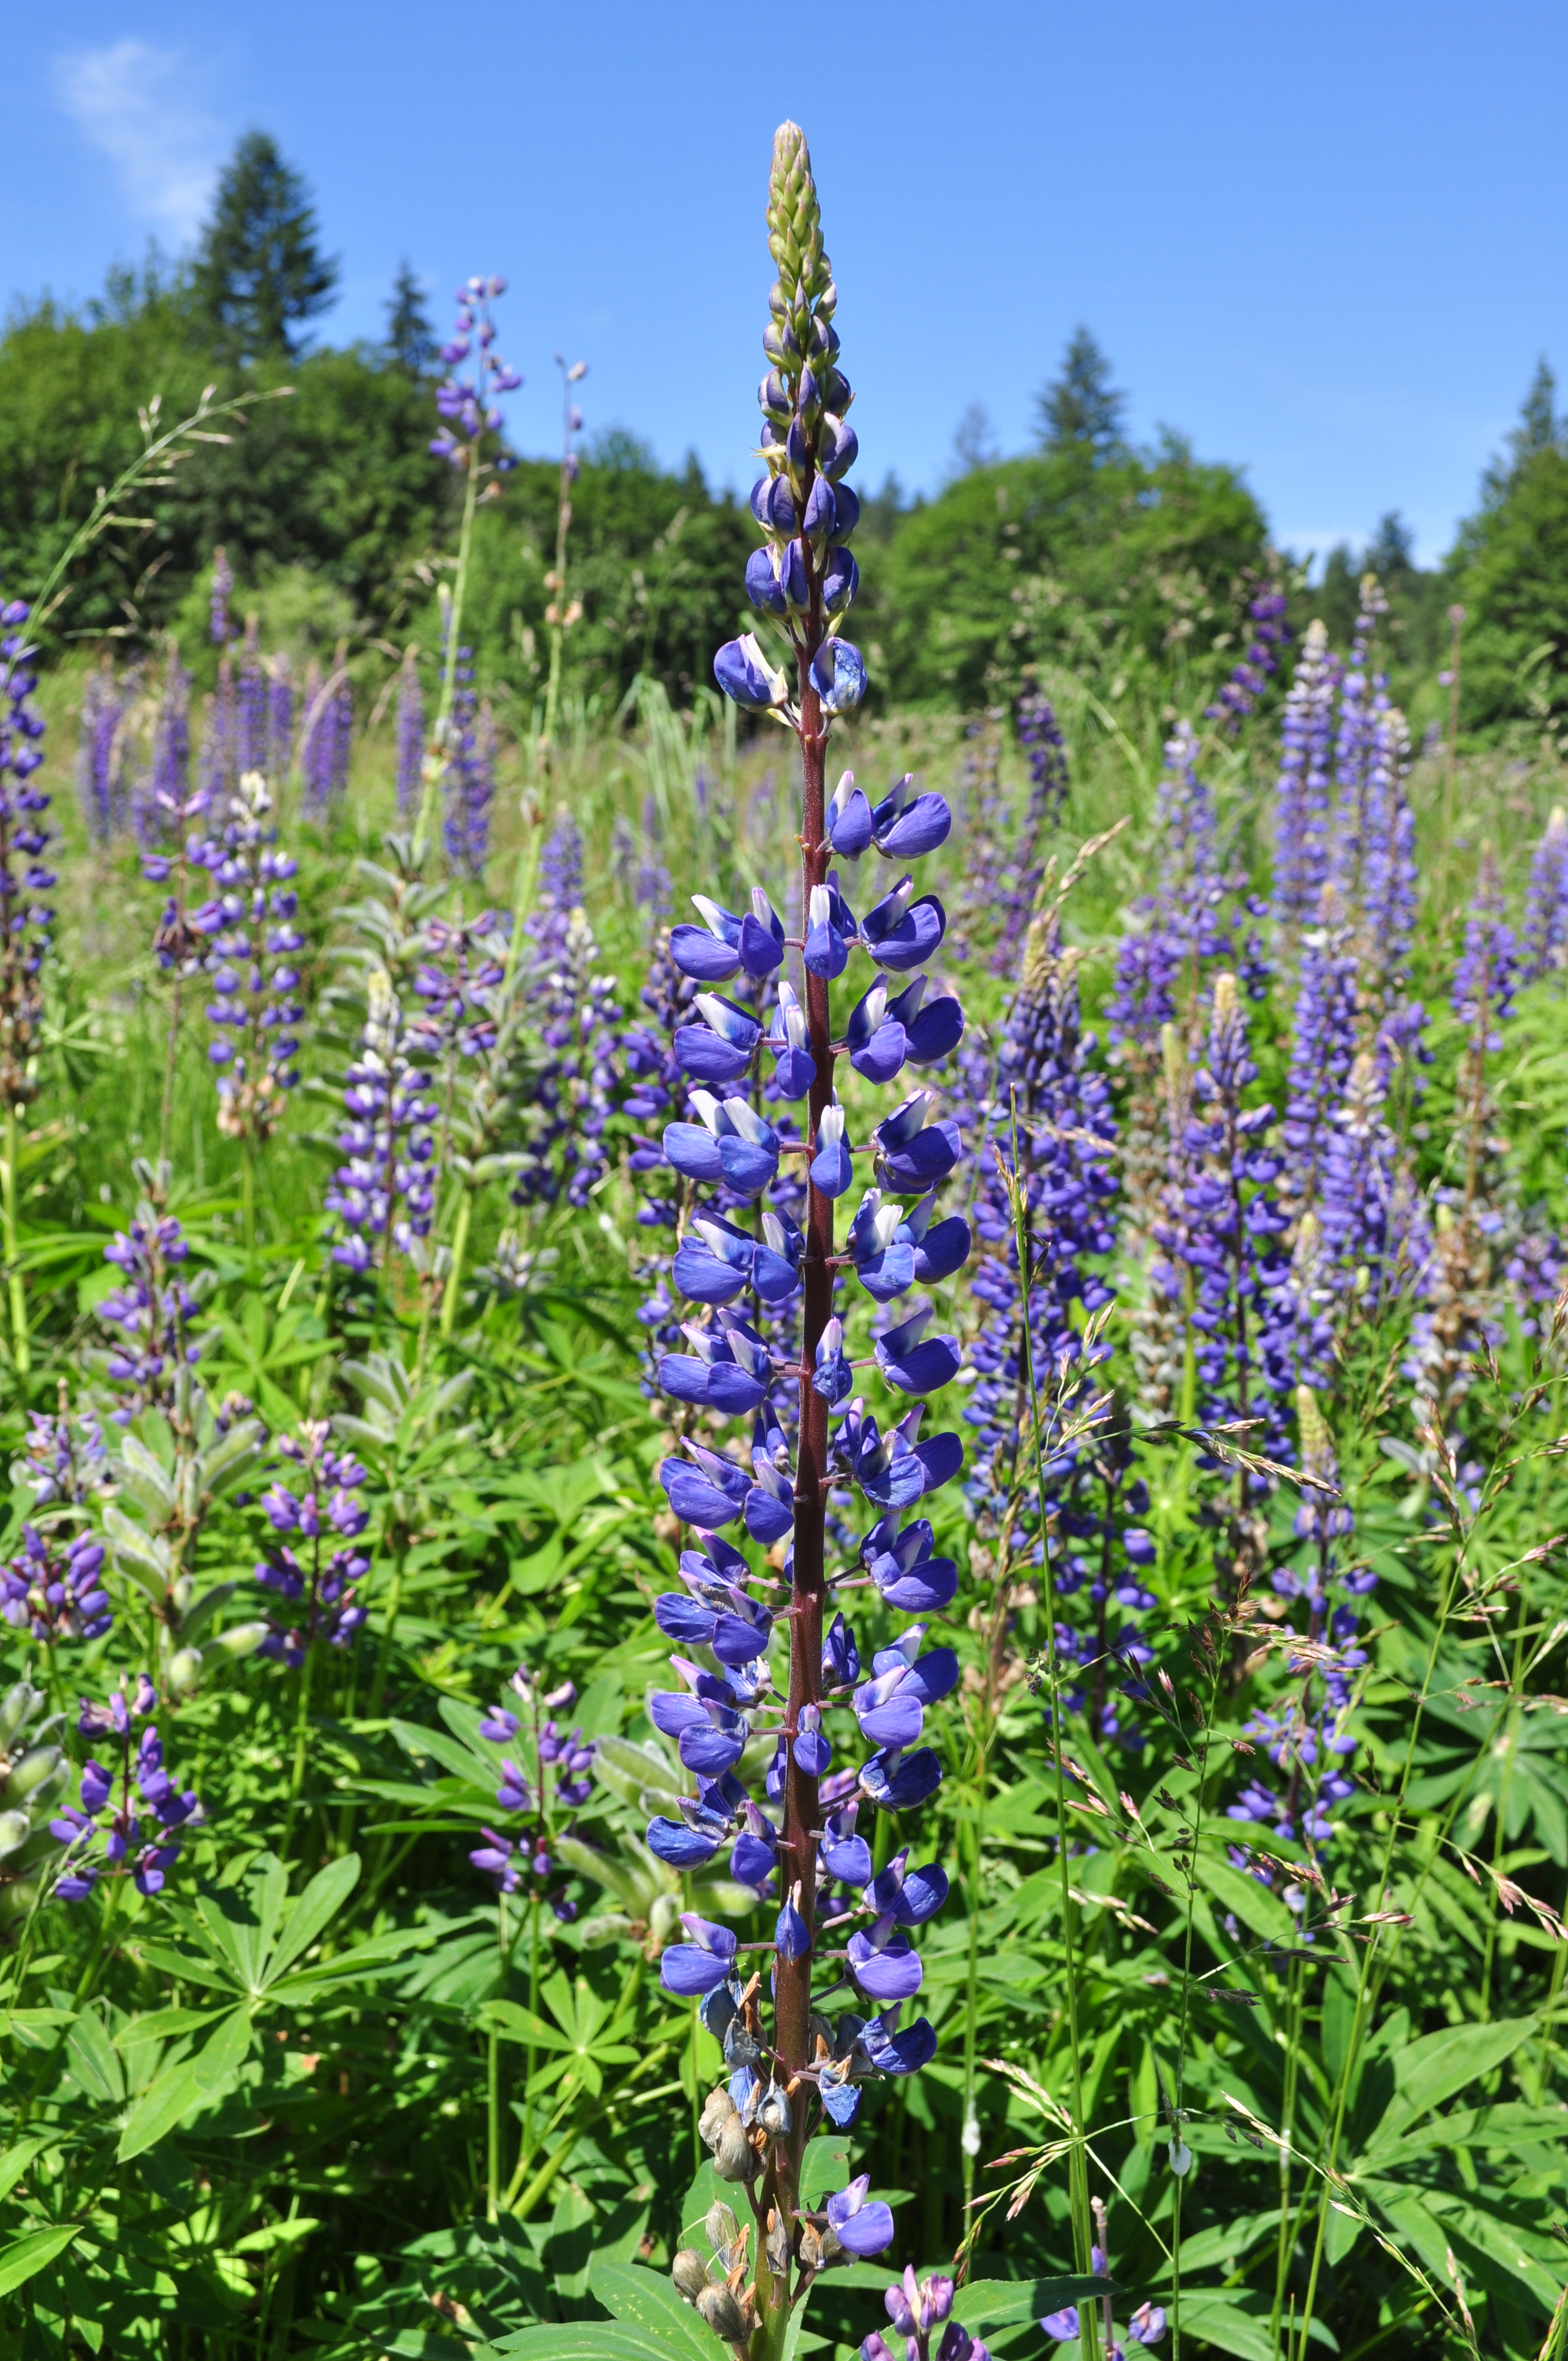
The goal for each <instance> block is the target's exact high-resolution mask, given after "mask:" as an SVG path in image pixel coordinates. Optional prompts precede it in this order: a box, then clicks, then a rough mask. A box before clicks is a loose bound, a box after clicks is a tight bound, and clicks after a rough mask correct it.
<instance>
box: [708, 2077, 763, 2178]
mask: <svg viewBox="0 0 1568 2361" xmlns="http://www.w3.org/2000/svg"><path fill="white" fill-rule="evenodd" d="M728 2095H729V2094H728V2092H727V2093H726V2096H728ZM761 2166H762V2158H761V2157H759V2155H758V2154H757V2151H756V2149H755V2148H754V2147H752V2146H751V2140H750V2138H749V2137H748V2136H747V2132H746V2126H745V2125H744V2124H743V2123H742V2122H741V2121H740V2116H739V2115H738V2114H736V2112H735V2109H734V2106H733V2103H731V2106H730V2111H729V2115H728V2116H727V2117H726V2118H725V2122H724V2128H723V2130H722V2131H721V2132H720V2133H719V2135H718V2142H717V2144H716V2145H715V2147H714V2151H713V2169H714V2170H715V2172H717V2173H718V2178H719V2179H720V2180H755V2179H756V2177H757V2174H758V2171H759V2170H760V2169H761Z"/></svg>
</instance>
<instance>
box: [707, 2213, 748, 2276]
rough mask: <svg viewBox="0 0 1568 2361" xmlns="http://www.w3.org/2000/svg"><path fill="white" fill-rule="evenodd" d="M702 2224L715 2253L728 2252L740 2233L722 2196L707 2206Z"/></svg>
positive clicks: (738, 2226)
mask: <svg viewBox="0 0 1568 2361" xmlns="http://www.w3.org/2000/svg"><path fill="white" fill-rule="evenodd" d="M702 2226H703V2229H704V2230H705V2232H706V2233H707V2243H708V2245H709V2246H711V2247H712V2248H713V2250H714V2253H715V2254H728V2253H729V2248H730V2247H731V2246H733V2245H734V2244H735V2241H736V2239H737V2238H738V2237H739V2236H740V2224H739V2223H738V2222H737V2221H736V2219H735V2216H734V2214H733V2213H731V2212H730V2210H729V2206H728V2205H726V2204H725V2202H724V2201H723V2199H722V2198H718V2199H717V2200H716V2201H715V2202H714V2203H713V2204H711V2205H710V2206H709V2207H708V2209H707V2214H706V2216H705V2217H704V2220H703V2225H702ZM726 2268H728V2265H727V2266H726Z"/></svg>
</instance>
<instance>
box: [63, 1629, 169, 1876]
mask: <svg viewBox="0 0 1568 2361" xmlns="http://www.w3.org/2000/svg"><path fill="white" fill-rule="evenodd" d="M157 1710H158V1697H157V1694H156V1692H155V1691H154V1689H153V1686H152V1683H151V1682H150V1681H149V1680H148V1677H147V1675H146V1674H145V1673H143V1674H142V1675H140V1676H139V1678H138V1680H137V1687H136V1692H135V1694H134V1696H132V1697H128V1698H127V1697H126V1696H125V1694H124V1692H123V1691H121V1690H115V1692H114V1693H113V1694H112V1695H111V1697H110V1698H109V1701H108V1703H107V1705H105V1706H98V1705H93V1704H90V1703H89V1702H88V1700H87V1699H86V1698H85V1697H84V1698H83V1699H82V1712H81V1716H80V1719H79V1722H78V1728H79V1729H80V1730H81V1731H82V1734H83V1735H84V1736H88V1735H91V1736H93V1737H95V1738H98V1739H100V1740H106V1741H109V1743H108V1744H106V1745H105V1747H104V1752H108V1753H112V1754H113V1755H114V1758H115V1759H114V1760H113V1761H112V1762H111V1763H108V1764H107V1765H105V1764H104V1763H100V1762H99V1761H98V1760H97V1758H96V1756H93V1757H90V1758H89V1760H88V1762H87V1763H86V1764H85V1765H84V1767H83V1769H82V1781H81V1790H80V1793H81V1803H80V1806H77V1805H67V1806H65V1807H64V1808H63V1809H62V1810H61V1811H60V1813H59V1814H58V1815H57V1816H56V1817H55V1818H54V1819H53V1820H51V1822H50V1823H49V1827H50V1830H51V1833H52V1834H53V1836H54V1837H55V1839H56V1840H57V1841H58V1842H59V1843H60V1844H61V1845H63V1846H64V1847H65V1848H66V1861H67V1863H68V1864H69V1866H68V1868H67V1872H66V1874H65V1875H63V1876H62V1877H60V1879H59V1880H57V1882H56V1885H55V1892H56V1893H57V1894H59V1895H60V1898H61V1899H62V1900H63V1901H66V1902H84V1901H85V1900H86V1898H87V1896H88V1895H89V1894H91V1893H92V1891H93V1887H94V1886H95V1885H96V1883H97V1882H98V1880H99V1878H100V1877H103V1876H110V1877H129V1878H130V1879H131V1880H132V1881H133V1883H135V1885H136V1886H137V1890H138V1892H140V1893H142V1894H158V1893H159V1892H161V1890H162V1887H163V1884H164V1880H165V1877H166V1874H167V1872H169V1871H170V1869H171V1868H172V1867H173V1866H174V1863H175V1862H176V1861H178V1860H179V1858H180V1853H181V1846H180V1844H179V1843H178V1842H171V1841H170V1838H171V1836H172V1835H173V1834H174V1832H175V1831H176V1830H184V1829H187V1828H199V1827H200V1826H201V1825H202V1823H203V1820H204V1818H205V1817H206V1815H205V1814H204V1812H203V1809H202V1806H201V1805H200V1803H199V1802H198V1801H197V1799H196V1796H195V1795H194V1794H193V1793H192V1790H191V1789H190V1788H188V1787H187V1788H184V1789H181V1788H179V1787H177V1786H176V1785H175V1784H174V1782H173V1780H172V1779H170V1776H169V1773H168V1772H167V1771H166V1770H165V1769H164V1766H163V1744H162V1741H161V1740H160V1738H159V1734H158V1730H157V1729H156V1727H155V1726H154V1725H153V1723H152V1722H151V1720H150V1719H148V1717H149V1716H150V1715H152V1714H154V1713H156V1712H157ZM137 1721H141V1722H143V1723H144V1724H145V1725H146V1726H145V1727H144V1728H143V1730H142V1731H141V1735H140V1738H139V1740H138V1739H137V1737H136V1732H135V1728H134V1725H135V1723H136V1722H137ZM133 1773H134V1779H135V1785H134V1789H133V1784H132V1781H133Z"/></svg>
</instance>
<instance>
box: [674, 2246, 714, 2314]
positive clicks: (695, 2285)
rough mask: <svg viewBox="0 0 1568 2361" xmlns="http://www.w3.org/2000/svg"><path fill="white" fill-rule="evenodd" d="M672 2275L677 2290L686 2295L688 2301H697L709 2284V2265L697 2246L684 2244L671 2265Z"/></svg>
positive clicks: (678, 2292)
mask: <svg viewBox="0 0 1568 2361" xmlns="http://www.w3.org/2000/svg"><path fill="white" fill-rule="evenodd" d="M670 2277H671V2278H672V2279H674V2283H675V2292H676V2293H677V2294H678V2295H684V2296H685V2300H686V2301H687V2302H688V2303H695V2302H696V2300H697V2298H698V2296H699V2295H701V2293H702V2292H703V2290H704V2289H705V2288H706V2287H707V2264H706V2263H705V2262H704V2261H703V2259H702V2257H701V2256H700V2255H699V2254H698V2253H697V2252H696V2248H695V2247H692V2246H683V2247H682V2248H681V2251H680V2253H679V2254H678V2255H677V2256H676V2257H675V2259H674V2262H673V2263H672V2264H671V2265H670Z"/></svg>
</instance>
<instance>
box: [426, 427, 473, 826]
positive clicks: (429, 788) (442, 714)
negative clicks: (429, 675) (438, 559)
mask: <svg viewBox="0 0 1568 2361" xmlns="http://www.w3.org/2000/svg"><path fill="white" fill-rule="evenodd" d="M466 473H467V480H466V484H465V485H464V489H463V523H462V528H461V530H460V531H459V533H458V535H457V571H456V574H455V577H454V579H453V584H452V606H451V610H450V612H449V614H448V617H447V627H446V653H445V661H444V664H442V667H441V697H440V701H439V703H438V704H437V706H436V709H435V723H434V727H433V730H432V731H431V744H432V747H433V752H434V755H435V757H436V759H435V760H433V762H432V763H431V764H430V775H429V776H428V778H427V779H426V780H425V783H424V793H423V795H422V796H421V797H420V807H419V823H418V826H417V827H416V828H415V829H414V846H413V858H414V866H415V867H416V868H418V867H419V866H420V864H421V862H422V861H423V859H424V854H425V848H426V846H427V845H428V844H429V842H430V837H431V830H432V829H433V827H434V824H435V815H436V809H437V805H438V801H439V798H440V795H441V783H442V780H443V779H444V776H445V773H446V730H447V724H448V723H449V722H450V720H451V719H452V697H453V691H454V687H455V682H456V677H457V642H458V640H459V638H460V636H461V634H462V630H463V597H464V593H465V591H466V588H467V584H468V557H469V553H470V551H471V550H472V548H473V544H474V512H475V511H476V509H477V507H478V503H479V454H478V451H477V448H476V449H472V450H470V451H469V453H468V456H467V460H466Z"/></svg>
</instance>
